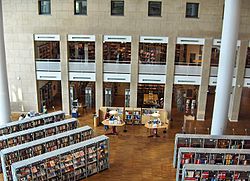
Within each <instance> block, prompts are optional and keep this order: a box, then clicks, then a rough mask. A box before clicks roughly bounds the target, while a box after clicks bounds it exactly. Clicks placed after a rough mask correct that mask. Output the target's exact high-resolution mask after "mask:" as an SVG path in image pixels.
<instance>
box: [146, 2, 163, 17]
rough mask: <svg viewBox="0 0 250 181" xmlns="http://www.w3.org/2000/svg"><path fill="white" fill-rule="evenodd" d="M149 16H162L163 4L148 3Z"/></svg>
mask: <svg viewBox="0 0 250 181" xmlns="http://www.w3.org/2000/svg"><path fill="white" fill-rule="evenodd" d="M148 16H161V2H156V1H149V2H148Z"/></svg>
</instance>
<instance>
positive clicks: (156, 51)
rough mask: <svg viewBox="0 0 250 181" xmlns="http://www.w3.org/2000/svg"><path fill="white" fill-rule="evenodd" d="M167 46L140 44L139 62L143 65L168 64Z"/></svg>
mask: <svg viewBox="0 0 250 181" xmlns="http://www.w3.org/2000/svg"><path fill="white" fill-rule="evenodd" d="M166 54H167V44H165V43H140V44H139V61H140V63H141V64H160V65H161V64H164V65H165V64H166Z"/></svg>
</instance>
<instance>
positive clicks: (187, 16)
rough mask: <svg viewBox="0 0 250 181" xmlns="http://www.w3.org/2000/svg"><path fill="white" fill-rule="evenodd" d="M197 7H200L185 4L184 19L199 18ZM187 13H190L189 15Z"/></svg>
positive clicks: (196, 4)
mask: <svg viewBox="0 0 250 181" xmlns="http://www.w3.org/2000/svg"><path fill="white" fill-rule="evenodd" d="M199 7H200V3H192V2H187V3H186V14H185V17H186V18H199ZM189 8H190V9H189ZM192 8H195V9H192ZM189 11H191V13H190V12H189Z"/></svg>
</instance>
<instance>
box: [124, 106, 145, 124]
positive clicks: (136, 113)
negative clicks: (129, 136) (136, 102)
mask: <svg viewBox="0 0 250 181" xmlns="http://www.w3.org/2000/svg"><path fill="white" fill-rule="evenodd" d="M141 120H142V117H141V108H130V107H126V108H125V122H126V124H133V125H134V124H139V125H140V124H141Z"/></svg>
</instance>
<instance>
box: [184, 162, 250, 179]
mask: <svg viewBox="0 0 250 181" xmlns="http://www.w3.org/2000/svg"><path fill="white" fill-rule="evenodd" d="M206 180H209V181H249V180H250V166H245V165H243V166H242V165H199V166H197V165H196V164H185V165H184V167H183V171H182V181H206Z"/></svg>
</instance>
